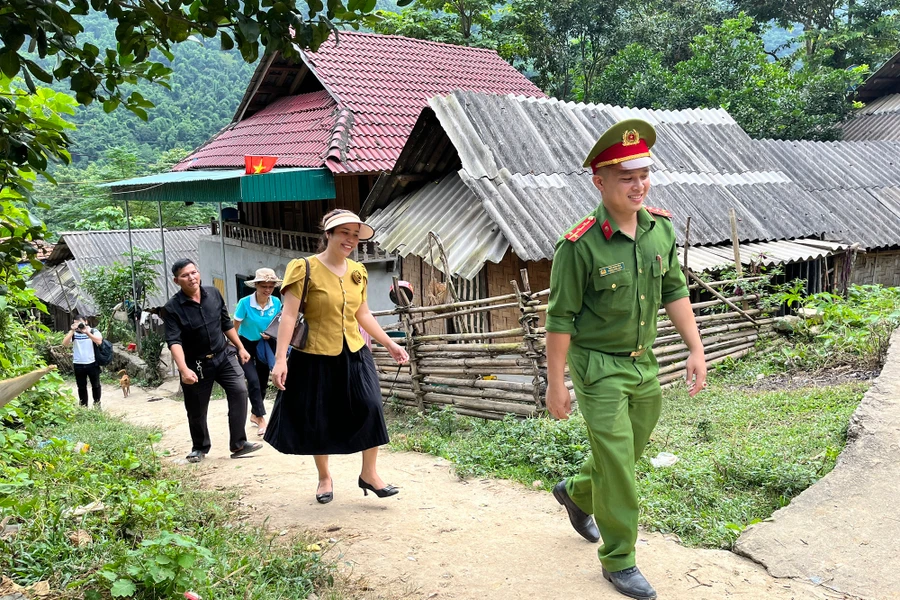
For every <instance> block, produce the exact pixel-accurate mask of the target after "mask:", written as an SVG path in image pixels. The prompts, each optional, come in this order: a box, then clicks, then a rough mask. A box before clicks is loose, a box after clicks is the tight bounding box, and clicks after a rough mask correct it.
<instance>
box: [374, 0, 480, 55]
mask: <svg viewBox="0 0 900 600" xmlns="http://www.w3.org/2000/svg"><path fill="white" fill-rule="evenodd" d="M496 4H497V2H495V1H494V0H416V2H415V3H414V4H413V5H411V6H409V7H408V8H405V9H403V10H402V11H400V12H399V13H398V12H394V11H391V10H379V11H378V12H377V13H376V14H377V16H378V17H379V20H378V21H377V22H376V23H375V24H374V25H373V29H374V31H375V32H376V33H382V34H389V35H403V36H406V37H411V38H416V39H422V40H429V41H432V42H443V43H445V44H457V45H460V46H490V45H491V43H490V42H489V41H488V40H489V39H490V38H489V37H488V36H485V32H486V31H488V30H490V29H491V26H492V24H493V21H492V19H493V16H494V14H495V11H494V7H495V6H496Z"/></svg>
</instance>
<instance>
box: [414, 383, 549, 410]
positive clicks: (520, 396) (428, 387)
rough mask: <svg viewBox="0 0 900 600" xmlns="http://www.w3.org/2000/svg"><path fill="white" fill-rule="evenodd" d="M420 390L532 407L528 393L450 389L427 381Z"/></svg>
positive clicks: (461, 388) (531, 400)
mask: <svg viewBox="0 0 900 600" xmlns="http://www.w3.org/2000/svg"><path fill="white" fill-rule="evenodd" d="M421 387H422V389H423V390H425V392H426V393H428V392H434V393H435V394H445V395H447V396H453V397H460V398H481V399H483V400H513V401H516V402H524V403H528V404H530V405H531V406H534V398H533V397H532V395H531V393H530V392H527V393H522V392H508V391H505V390H485V389H478V388H468V387H452V386H445V385H432V384H430V383H428V382H427V381H425V382H423V383H422V386H421Z"/></svg>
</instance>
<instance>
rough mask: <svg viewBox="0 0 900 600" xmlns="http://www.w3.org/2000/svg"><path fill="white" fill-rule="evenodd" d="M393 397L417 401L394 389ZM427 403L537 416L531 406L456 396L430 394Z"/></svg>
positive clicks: (406, 393) (383, 390)
mask: <svg viewBox="0 0 900 600" xmlns="http://www.w3.org/2000/svg"><path fill="white" fill-rule="evenodd" d="M386 392H387V388H382V394H385V393H386ZM392 395H393V396H396V397H397V398H402V399H405V400H415V394H413V393H412V392H404V391H400V392H398V391H397V390H396V389H394V393H393V394H392ZM425 401H426V402H429V403H433V404H450V405H453V406H458V407H461V408H465V409H475V410H484V411H495V412H499V413H512V414H516V415H522V416H525V417H528V416H532V415H534V414H536V412H537V411H536V410H535V409H534V406H533V405H531V404H521V403H515V402H497V401H491V400H487V399H481V398H463V397H456V396H448V395H446V394H437V393H434V392H428V393H427V394H425Z"/></svg>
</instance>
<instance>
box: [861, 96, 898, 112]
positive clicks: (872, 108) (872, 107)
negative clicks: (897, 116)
mask: <svg viewBox="0 0 900 600" xmlns="http://www.w3.org/2000/svg"><path fill="white" fill-rule="evenodd" d="M898 111H900V94H888V95H887V96H882V97H881V98H878V99H877V100H873V101H871V102H869V103H868V104H866V105H865V106H864V107H863V108H861V109H859V110H858V111H856V114H858V115H877V114H880V113H886V112H898Z"/></svg>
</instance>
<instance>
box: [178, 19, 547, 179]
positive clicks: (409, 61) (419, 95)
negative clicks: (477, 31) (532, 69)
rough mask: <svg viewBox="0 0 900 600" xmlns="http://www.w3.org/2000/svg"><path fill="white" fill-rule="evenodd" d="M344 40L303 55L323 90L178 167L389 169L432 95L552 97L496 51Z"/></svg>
mask: <svg viewBox="0 0 900 600" xmlns="http://www.w3.org/2000/svg"><path fill="white" fill-rule="evenodd" d="M338 40H339V42H338V43H337V44H336V43H335V41H334V38H333V37H332V38H331V39H330V40H328V41H327V42H325V43H324V44H323V45H322V46H321V47H320V48H319V50H318V51H317V52H307V53H305V57H306V62H307V64H308V65H309V67H310V69H311V70H312V73H313V74H314V75H315V76H316V77H317V78H318V79H319V81H321V83H322V84H323V85H324V87H325V89H326V90H327V92H313V93H309V94H301V95H298V96H289V97H285V98H281V99H279V100H277V101H275V102H274V103H272V104H271V105H269V106H267V107H266V108H265V109H263V110H261V111H259V112H258V113H256V114H254V115H253V116H251V117H249V118H247V119H244V120H243V121H240V122H239V123H237V124H234V125H231V126H230V127H228V128H226V129H225V130H223V131H222V132H220V133H219V134H218V135H217V136H216V137H215V138H213V139H212V140H210V141H209V142H208V143H207V144H206V145H205V146H202V147H201V148H200V149H198V150H197V151H196V152H194V153H193V154H192V155H190V156H189V157H187V158H186V159H185V160H184V161H182V162H181V163H179V164H178V165H177V166H176V167H175V169H176V170H184V169H196V168H215V167H240V166H242V165H243V164H244V163H243V155H245V154H249V155H268V156H278V157H279V159H278V163H277V165H276V167H318V166H323V165H326V166H327V167H328V168H329V169H331V170H332V171H333V172H335V173H367V172H377V171H389V170H390V169H391V168H392V167H393V165H394V162H395V161H396V160H397V157H398V156H399V155H400V151H401V150H402V148H403V145H404V144H405V143H406V138H407V137H408V136H409V134H410V132H411V131H412V128H413V126H414V125H415V123H416V119H417V118H418V116H419V113H420V112H421V111H422V109H423V108H425V107H426V106H427V104H428V99H429V98H431V97H432V96H437V95H444V94H448V93H450V92H452V91H454V90H467V91H474V92H487V93H495V94H515V95H523V96H530V97H541V98H543V97H546V96H545V94H544V93H543V92H541V90H540V89H539V88H538V87H537V86H535V85H534V84H533V83H531V82H530V81H529V80H528V79H527V78H525V77H524V76H523V75H522V74H521V73H519V72H518V71H516V69H514V68H513V67H512V66H511V65H510V64H508V63H507V62H506V61H504V60H503V59H501V58H500V57H499V56H498V55H497V53H496V52H494V51H493V50H485V49H481V48H468V47H464V46H453V45H450V44H440V43H436V42H428V41H424V40H414V39H410V38H404V37H400V36H388V35H377V34H369V33H356V32H341V33H340V34H339V37H338ZM328 92H330V97H329V96H328Z"/></svg>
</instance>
